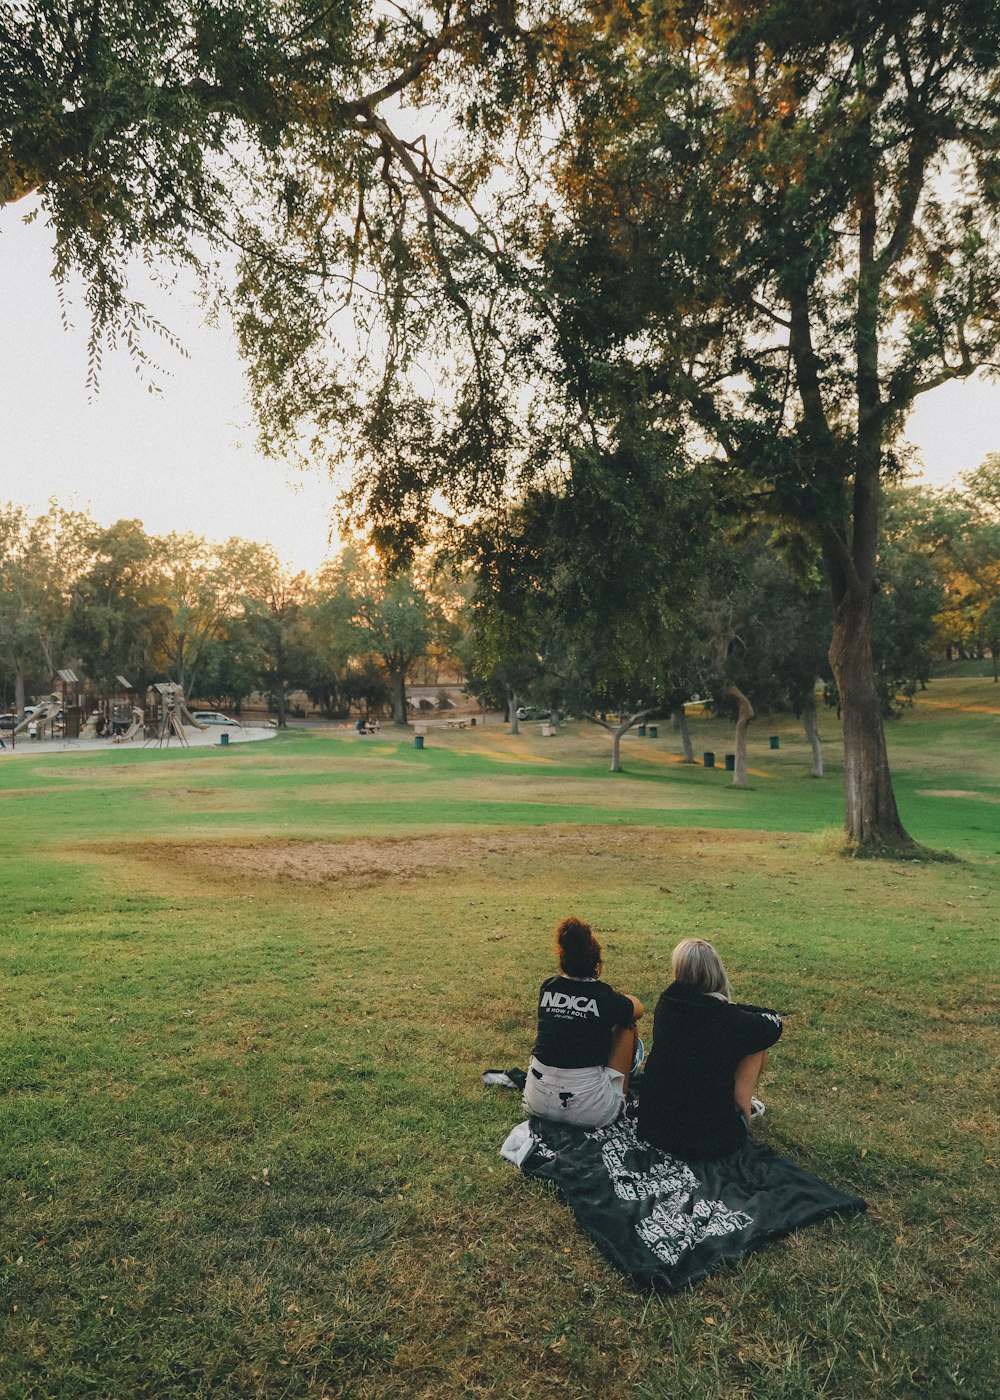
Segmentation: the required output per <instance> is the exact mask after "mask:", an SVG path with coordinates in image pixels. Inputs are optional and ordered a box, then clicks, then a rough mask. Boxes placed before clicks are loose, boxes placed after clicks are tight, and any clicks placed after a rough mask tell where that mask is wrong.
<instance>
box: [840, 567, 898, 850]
mask: <svg viewBox="0 0 1000 1400" xmlns="http://www.w3.org/2000/svg"><path fill="white" fill-rule="evenodd" d="M871 620H872V600H871V598H870V597H869V598H858V597H857V595H856V594H855V593H853V592H849V593H848V594H847V595H846V596H845V597H844V598H843V599H842V601H841V603H840V605H839V606H838V607H837V608H836V610H835V612H834V619H833V638H832V641H831V643H830V665H831V667H832V669H833V676H834V680H835V681H836V682H837V689H838V691H839V692H840V711H841V718H842V722H843V726H844V798H845V819H844V828H845V830H846V832H847V834H848V836H849V837H850V838H851V840H852V842H855V843H856V844H857V845H858V846H859V847H862V848H864V847H868V848H869V849H877V848H878V847H880V846H886V845H888V846H909V845H912V841H911V839H910V837H909V836H908V835H907V833H906V831H905V830H904V828H903V824H902V822H901V821H900V819H899V813H898V811H897V809H896V798H895V795H894V793H893V790H892V778H891V775H890V772H889V758H888V754H887V752H886V746H885V730H884V727H883V723H882V714H881V711H880V708H879V698H878V691H877V688H876V685H875V668H874V665H873V662H872V648H871Z"/></svg>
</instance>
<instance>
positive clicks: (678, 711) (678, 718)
mask: <svg viewBox="0 0 1000 1400" xmlns="http://www.w3.org/2000/svg"><path fill="white" fill-rule="evenodd" d="M671 719H672V720H673V722H674V727H675V728H676V730H677V733H678V734H679V735H680V736H681V745H682V747H683V749H684V762H685V763H693V762H694V745H693V744H692V743H691V734H690V731H689V730H688V723H687V715H686V714H685V713H684V706H683V705H677V706H675V707H674V710H673V712H672V714H671Z"/></svg>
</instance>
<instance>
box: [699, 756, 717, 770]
mask: <svg viewBox="0 0 1000 1400" xmlns="http://www.w3.org/2000/svg"><path fill="white" fill-rule="evenodd" d="M701 761H702V763H704V765H705V767H706V768H714V767H715V754H714V753H705V754H702V756H701Z"/></svg>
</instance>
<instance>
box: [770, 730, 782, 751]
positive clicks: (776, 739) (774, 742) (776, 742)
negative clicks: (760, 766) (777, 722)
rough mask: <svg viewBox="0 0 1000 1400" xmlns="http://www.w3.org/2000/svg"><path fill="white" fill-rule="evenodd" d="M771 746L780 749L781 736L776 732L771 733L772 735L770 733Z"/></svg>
mask: <svg viewBox="0 0 1000 1400" xmlns="http://www.w3.org/2000/svg"><path fill="white" fill-rule="evenodd" d="M771 748H772V749H780V748H781V737H780V735H778V734H772V735H771Z"/></svg>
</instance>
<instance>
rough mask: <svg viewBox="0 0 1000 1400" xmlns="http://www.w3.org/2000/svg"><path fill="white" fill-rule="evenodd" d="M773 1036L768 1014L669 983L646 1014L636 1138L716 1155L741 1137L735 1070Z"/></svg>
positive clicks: (689, 1153)
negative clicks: (648, 1038) (649, 1026)
mask: <svg viewBox="0 0 1000 1400" xmlns="http://www.w3.org/2000/svg"><path fill="white" fill-rule="evenodd" d="M780 1035H781V1017H780V1016H779V1015H778V1013H777V1012H776V1011H769V1010H767V1009H766V1008H764V1007H760V1006H745V1005H741V1004H740V1003H739V1002H727V1001H720V1000H719V998H718V997H713V996H706V995H705V994H704V993H703V992H697V991H695V990H694V989H693V988H691V987H688V986H683V985H681V984H680V983H678V982H674V983H672V984H671V986H669V987H668V988H667V989H666V991H665V992H664V993H663V995H662V996H661V997H660V1000H659V1002H658V1003H657V1006H656V1013H655V1015H654V1017H653V1048H652V1050H651V1051H650V1052H649V1058H648V1059H647V1061H646V1068H645V1072H644V1074H643V1077H642V1089H641V1091H640V1094H639V1133H640V1136H642V1137H644V1138H645V1139H646V1141H647V1142H651V1143H652V1144H653V1146H654V1147H662V1148H664V1149H665V1150H666V1151H667V1152H672V1153H674V1154H675V1155H676V1156H678V1157H721V1156H724V1155H725V1154H726V1153H728V1152H732V1151H733V1150H734V1149H735V1148H737V1147H739V1145H740V1143H741V1142H742V1141H743V1139H744V1137H745V1135H746V1129H745V1127H744V1125H743V1120H742V1118H741V1117H740V1116H739V1114H738V1112H737V1110H736V1106H735V1100H734V1098H733V1087H734V1083H735V1076H736V1067H737V1065H738V1064H739V1063H740V1061H741V1060H743V1059H745V1058H746V1056H747V1055H753V1054H754V1053H756V1051H758V1050H766V1049H767V1047H768V1046H769V1045H773V1044H774V1042H775V1041H776V1040H777V1039H778V1037H779V1036H780Z"/></svg>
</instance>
